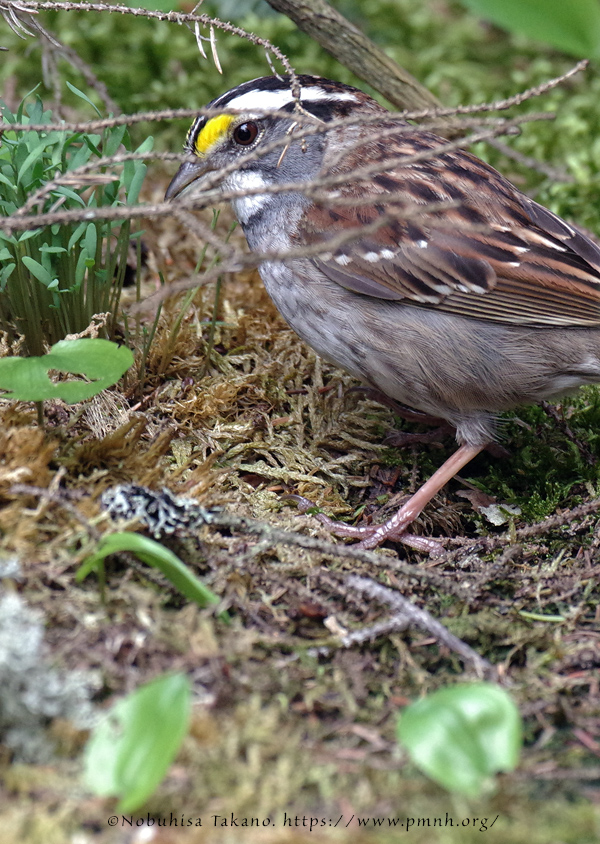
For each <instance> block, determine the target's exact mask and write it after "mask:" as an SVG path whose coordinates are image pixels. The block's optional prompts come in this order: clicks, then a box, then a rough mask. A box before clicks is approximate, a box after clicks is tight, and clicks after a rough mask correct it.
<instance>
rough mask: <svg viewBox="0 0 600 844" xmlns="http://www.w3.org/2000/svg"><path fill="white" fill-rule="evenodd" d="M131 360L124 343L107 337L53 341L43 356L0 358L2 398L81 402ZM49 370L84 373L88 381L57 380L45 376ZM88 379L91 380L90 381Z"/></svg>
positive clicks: (113, 378)
mask: <svg viewBox="0 0 600 844" xmlns="http://www.w3.org/2000/svg"><path fill="white" fill-rule="evenodd" d="M132 363H133V355H132V353H131V351H130V350H129V349H128V348H127V347H126V346H118V345H117V344H116V343H112V342H110V340H102V339H99V338H98V339H86V338H83V339H79V340H61V341H60V342H59V343H55V344H54V346H52V348H51V349H50V351H49V352H48V354H47V355H42V356H41V357H29V358H19V357H11V358H2V359H1V360H0V390H4V391H6V393H5V395H4V396H2V398H4V399H18V400H20V401H44V399H53V398H61V399H63V400H64V401H66V402H69V403H70V404H73V403H74V402H79V401H84V400H85V399H89V398H91V397H92V396H95V395H96V394H97V393H99V392H100V391H101V390H105V389H106V388H107V387H110V386H111V385H112V384H114V383H115V382H116V381H118V380H119V378H120V377H121V375H123V373H124V372H125V371H126V370H127V369H129V367H130V366H131V365H132ZM49 369H57V370H59V372H68V373H70V374H73V375H85V376H87V378H89V379H90V381H79V380H77V381H76V380H69V381H58V382H56V383H55V382H53V381H51V380H50V378H49V377H48V370H49ZM90 382H91V383H90Z"/></svg>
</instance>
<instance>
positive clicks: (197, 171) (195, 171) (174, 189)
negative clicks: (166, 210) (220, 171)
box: [165, 159, 209, 199]
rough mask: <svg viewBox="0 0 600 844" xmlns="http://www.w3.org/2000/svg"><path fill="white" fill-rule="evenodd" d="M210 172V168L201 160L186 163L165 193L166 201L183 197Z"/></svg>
mask: <svg viewBox="0 0 600 844" xmlns="http://www.w3.org/2000/svg"><path fill="white" fill-rule="evenodd" d="M208 172H209V168H208V167H207V166H206V164H205V162H204V161H202V160H201V159H197V160H195V161H184V162H183V164H182V165H181V167H180V168H179V170H178V171H177V172H176V173H175V175H174V176H173V179H172V180H171V184H170V185H169V187H168V188H167V192H166V193H165V199H174V198H175V197H176V196H181V194H182V193H184V191H186V190H188V188H189V187H190V186H191V185H192V184H193V183H194V182H195V181H197V180H198V179H201V178H202V176H204V175H206V173H208Z"/></svg>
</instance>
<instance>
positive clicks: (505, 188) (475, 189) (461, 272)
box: [299, 135, 600, 327]
mask: <svg viewBox="0 0 600 844" xmlns="http://www.w3.org/2000/svg"><path fill="white" fill-rule="evenodd" d="M403 140H404V143H406V135H404V136H403ZM442 158H443V160H441V159H442ZM361 163H364V158H363V159H362V162H361ZM470 167H473V170H472V173H473V179H472V180H471V181H470V182H469V181H467V182H465V179H464V172H465V170H468V169H469V168H470ZM475 174H477V175H476V176H475ZM393 185H395V186H396V191H395V194H394V200H395V205H394V206H392V204H391V203H388V204H385V196H386V193H388V194H390V193H391V189H392V186H393ZM364 188H365V189H363V186H361V185H358V186H357V185H355V184H353V183H352V182H349V183H348V184H347V185H346V186H345V187H344V188H342V190H341V191H340V192H339V195H341V196H342V198H343V199H344V200H348V199H349V198H350V197H352V196H355V197H356V201H357V204H356V205H350V206H348V205H345V204H337V205H336V204H332V206H331V207H329V208H328V207H324V206H312V207H311V208H309V210H308V211H307V213H306V214H305V217H304V219H303V221H302V224H301V229H300V232H299V239H300V240H301V241H304V242H309V243H311V244H315V243H319V242H321V243H323V245H324V249H327V241H328V240H329V239H330V238H331V237H337V236H338V235H339V234H340V233H341V232H343V231H344V230H347V231H349V230H356V231H357V234H356V236H352V238H351V239H350V240H349V241H348V242H347V243H343V244H342V245H340V246H339V247H338V248H336V249H334V250H332V252H333V254H332V255H331V257H330V256H329V255H327V258H326V259H324V258H323V257H317V258H315V259H314V262H315V264H316V265H317V266H318V267H319V269H320V270H321V271H322V272H323V273H324V274H325V275H326V276H327V277H328V278H330V279H331V280H332V281H334V282H336V283H337V284H340V285H341V286H343V287H345V288H347V289H349V290H352V291H354V292H356V293H361V294H363V295H366V296H373V297H375V298H381V299H388V300H397V301H401V300H408V301H412V302H415V303H417V304H420V305H423V306H428V305H429V306H435V307H436V308H439V309H440V310H443V311H448V312H452V313H456V314H462V315H464V316H469V317H477V318H479V319H487V320H492V321H495V322H504V323H512V324H530V325H565V326H573V327H575V326H594V325H600V247H599V246H598V245H597V244H595V243H594V242H593V241H592V240H590V239H589V238H588V237H586V236H585V235H584V234H583V233H582V232H581V231H579V230H578V229H577V228H576V227H574V226H570V225H568V224H567V223H565V222H564V221H563V220H561V219H560V218H559V217H557V216H556V215H555V214H553V213H552V212H551V211H548V210H547V209H546V208H543V207H542V206H541V205H538V204H537V203H536V202H534V201H533V200H531V199H529V198H528V197H526V196H524V195H523V194H521V193H520V192H519V191H518V190H517V189H516V188H514V187H513V186H512V185H511V184H510V182H508V181H507V180H506V179H504V177H503V176H501V175H500V174H499V173H497V171H495V170H494V169H493V168H491V167H489V166H488V165H486V164H485V163H483V162H481V161H480V160H479V159H476V158H474V157H473V156H471V155H470V154H469V153H464V152H460V151H459V152H455V153H452V154H451V155H444V156H442V157H440V158H432V159H431V160H430V161H426V162H423V163H421V164H420V165H419V166H418V167H414V166H410V167H409V166H407V167H405V168H402V167H396V168H394V169H392V170H389V171H387V172H386V176H385V179H383V178H378V179H373V180H372V181H371V183H370V185H369V188H368V193H369V197H372V202H369V203H368V204H365V200H364V194H365V190H366V185H365V186H364ZM361 191H362V194H363V195H362V197H361V196H360V193H361ZM426 192H429V193H428V195H430V196H431V197H433V196H435V197H436V198H437V201H442V202H443V201H445V200H451V201H455V202H458V205H457V206H456V207H454V208H449V209H447V210H446V211H442V212H439V211H438V212H428V211H427V204H424V203H423V198H422V197H423V196H424V194H425V193H426ZM399 193H403V194H404V195H406V198H407V201H406V203H404V204H403V207H401V206H400V204H399V203H398V194H399ZM394 207H395V208H397V209H398V214H399V216H398V218H397V219H391V220H390V219H386V217H389V215H390V213H391V212H392V211H393V208H394ZM414 209H416V210H417V215H416V216H415V215H413V214H411V215H410V216H408V217H406V216H405V217H403V216H402V215H403V212H404V210H409V211H411V212H412V211H413V210H414ZM378 219H379V220H381V221H382V223H383V224H382V225H381V226H380V227H379V228H376V230H374V231H369V232H367V233H365V234H362V233H361V232H360V227H361V226H369V225H370V224H372V225H374V226H376V225H377V221H378Z"/></svg>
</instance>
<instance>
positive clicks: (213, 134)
mask: <svg viewBox="0 0 600 844" xmlns="http://www.w3.org/2000/svg"><path fill="white" fill-rule="evenodd" d="M234 120H235V117H234V116H233V114H219V115H218V116H217V117H211V119H210V120H209V121H208V122H207V123H206V124H205V126H204V128H203V129H202V130H201V132H200V134H199V135H198V137H197V138H196V142H195V144H194V150H195V152H196V153H197V155H205V154H206V153H207V152H208V150H209V149H211V148H212V147H213V146H214V145H215V144H216V143H217V141H219V140H220V139H221V138H222V137H223V135H225V134H226V132H227V130H228V128H229V127H230V126H231V124H232V123H233V121H234Z"/></svg>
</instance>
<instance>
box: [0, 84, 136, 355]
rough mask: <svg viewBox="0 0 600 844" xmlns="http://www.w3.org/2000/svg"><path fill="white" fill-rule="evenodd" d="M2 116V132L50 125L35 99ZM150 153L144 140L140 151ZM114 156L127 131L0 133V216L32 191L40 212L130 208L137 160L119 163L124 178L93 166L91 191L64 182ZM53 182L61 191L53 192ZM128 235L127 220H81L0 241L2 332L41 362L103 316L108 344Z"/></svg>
mask: <svg viewBox="0 0 600 844" xmlns="http://www.w3.org/2000/svg"><path fill="white" fill-rule="evenodd" d="M81 97H82V98H83V99H85V100H86V101H87V97H85V95H83V94H81ZM88 102H89V101H88ZM0 108H1V110H2V117H3V119H4V121H5V122H6V123H8V124H17V123H26V124H49V123H52V122H54V121H53V115H52V112H51V111H49V110H45V109H44V106H43V104H42V101H41V100H40V99H39V98H36V100H35V101H34V102H30V103H29V104H27V105H26V104H25V101H23V102H22V103H21V105H20V106H19V108H18V109H17V112H16V113H13V112H12V111H11V110H10V109H9V108H8V107H7V106H6V105H5V104H4V103H3V102H2V101H0ZM151 147H152V138H148V139H147V140H146V141H145V142H144V143H143V144H142V145H141V146H140V147H139V148H138V150H136V152H147V151H148V150H149V149H151ZM119 151H126V152H130V151H131V142H130V140H129V135H128V132H127V128H126V127H125V126H114V127H111V128H108V129H105V130H104V131H103V132H102V134H93V133H84V132H76V133H73V132H67V131H65V130H63V129H61V126H60V123H58V122H57V123H56V129H55V130H52V131H42V132H36V131H30V132H19V133H18V132H14V131H10V130H9V131H6V132H5V133H4V135H3V139H2V147H1V148H0V212H1V213H2V215H4V216H7V217H8V216H10V215H11V214H14V213H15V212H16V211H17V210H18V209H19V208H21V207H22V206H23V205H24V204H25V203H26V202H27V200H28V198H29V197H30V196H32V195H33V194H34V193H36V192H38V191H41V193H40V201H39V203H37V206H36V207H37V209H38V210H39V211H40V212H42V211H49V210H51V209H52V210H57V209H60V210H65V211H66V210H71V209H85V208H97V207H116V206H119V205H123V204H124V203H125V202H127V203H129V204H133V203H135V202H136V200H137V197H138V194H139V191H140V188H141V185H142V181H143V179H144V175H145V172H146V165H145V164H144V163H143V162H142V161H127V162H125V164H124V165H123V167H122V169H121V171H120V173H113V172H109V168H108V167H107V166H104V165H99V166H98V168H97V169H96V170H95V174H94V176H95V178H97V183H96V184H94V185H92V186H91V187H90V186H89V181H88V182H87V186H86V184H85V182H84V181H83V180H81V179H78V178H77V177H76V176H74V178H73V184H67V183H66V180H65V179H60V177H61V176H64V175H65V174H68V173H71V172H73V171H75V170H77V168H80V167H83V166H85V165H88V164H90V163H92V164H93V162H94V160H98V161H99V160H100V159H106V157H109V156H113V155H115V154H116V153H117V152H119ZM57 177H58V178H59V179H60V183H56V184H54V185H53V184H51V183H52V182H53V181H54V180H56V179H57ZM46 186H48V189H47V190H46V191H44V188H45V187H46ZM130 237H131V224H130V221H129V220H124V221H117V222H114V221H113V222H109V221H102V220H92V221H87V220H83V221H81V222H75V223H66V224H61V225H53V226H48V227H44V228H38V229H34V230H31V231H24V232H18V233H15V234H14V235H9V234H6V233H0V294H1V296H0V329H2V330H3V331H5V332H6V334H7V335H8V339H9V341H10V342H11V343H15V342H16V341H21V343H22V346H23V347H24V350H25V351H26V352H27V353H28V354H30V355H42V354H43V353H44V351H45V347H46V346H47V345H52V344H54V343H56V342H57V341H59V340H61V339H63V338H64V337H65V336H66V335H67V334H75V333H78V332H81V331H83V330H84V329H85V328H86V327H87V326H88V325H89V324H90V322H91V320H92V317H93V316H94V314H98V313H106V312H109V313H110V317H109V319H108V324H107V327H106V334H107V336H108V337H110V336H111V334H112V333H113V330H114V325H115V321H116V314H117V309H118V306H119V299H120V294H121V288H122V285H123V281H124V277H125V271H126V265H127V260H126V258H127V250H128V247H129V241H130Z"/></svg>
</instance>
